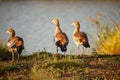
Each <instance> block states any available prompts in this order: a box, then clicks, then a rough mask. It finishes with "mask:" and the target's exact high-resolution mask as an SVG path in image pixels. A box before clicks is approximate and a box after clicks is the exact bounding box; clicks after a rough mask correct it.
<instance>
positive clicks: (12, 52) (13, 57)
mask: <svg viewBox="0 0 120 80" xmlns="http://www.w3.org/2000/svg"><path fill="white" fill-rule="evenodd" d="M12 62H14V52H13V51H12Z"/></svg>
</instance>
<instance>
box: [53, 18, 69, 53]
mask: <svg viewBox="0 0 120 80" xmlns="http://www.w3.org/2000/svg"><path fill="white" fill-rule="evenodd" d="M52 22H53V23H55V25H56V30H55V35H54V38H53V39H54V43H55V45H56V47H57V53H58V47H60V49H61V51H62V52H64V54H65V52H66V51H67V45H68V43H69V40H68V37H67V35H66V33H65V32H62V30H61V29H60V24H59V20H58V19H57V18H55V19H53V20H52Z"/></svg>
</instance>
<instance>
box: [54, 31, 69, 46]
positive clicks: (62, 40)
mask: <svg viewBox="0 0 120 80" xmlns="http://www.w3.org/2000/svg"><path fill="white" fill-rule="evenodd" d="M58 41H59V42H60V43H61V44H62V45H68V43H69V40H68V37H67V35H66V34H65V33H64V32H63V33H57V34H56V35H55V36H54V42H55V43H56V42H58Z"/></svg>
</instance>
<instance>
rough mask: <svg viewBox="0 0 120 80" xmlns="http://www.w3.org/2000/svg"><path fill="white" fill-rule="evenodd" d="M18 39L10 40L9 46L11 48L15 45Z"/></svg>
mask: <svg viewBox="0 0 120 80" xmlns="http://www.w3.org/2000/svg"><path fill="white" fill-rule="evenodd" d="M16 41H17V39H15V40H11V41H9V42H8V43H7V46H8V47H9V48H11V47H13V46H14V45H15V43H16Z"/></svg>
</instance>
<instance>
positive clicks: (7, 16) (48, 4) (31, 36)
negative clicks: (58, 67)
mask: <svg viewBox="0 0 120 80" xmlns="http://www.w3.org/2000/svg"><path fill="white" fill-rule="evenodd" d="M119 7H120V1H116V2H107V1H106V2H97V1H95V2H94V1H74V0H70V1H69V0H66V1H60V0H59V1H49V0H48V1H19V2H0V38H1V39H4V40H5V42H7V39H8V37H9V35H8V34H5V32H6V30H7V29H8V28H9V27H12V28H14V29H15V31H16V35H18V36H21V37H22V38H24V42H25V48H26V53H25V54H31V53H33V52H36V51H38V50H43V48H45V49H46V50H47V51H49V52H55V46H54V43H53V35H54V31H55V25H54V24H53V23H51V20H52V19H53V18H58V19H59V20H60V25H61V28H62V30H63V31H65V32H66V34H67V35H68V37H69V40H70V43H69V46H68V53H70V52H72V53H76V45H75V44H74V42H73V41H72V33H73V30H74V27H72V26H71V25H70V24H71V23H72V22H73V21H74V20H78V21H80V23H81V31H84V32H86V33H88V34H90V35H93V36H95V33H96V32H97V31H96V28H95V26H94V25H93V24H91V23H90V22H89V21H88V16H92V17H94V18H95V15H96V14H97V13H102V14H103V15H104V16H107V19H106V20H110V19H113V20H120V18H119V17H120V15H119ZM88 37H89V36H88ZM89 40H90V41H89V42H90V44H91V46H92V47H94V46H93V43H92V42H91V41H92V40H91V38H90V37H89ZM90 51H91V49H87V51H86V53H87V54H88V53H90Z"/></svg>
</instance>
